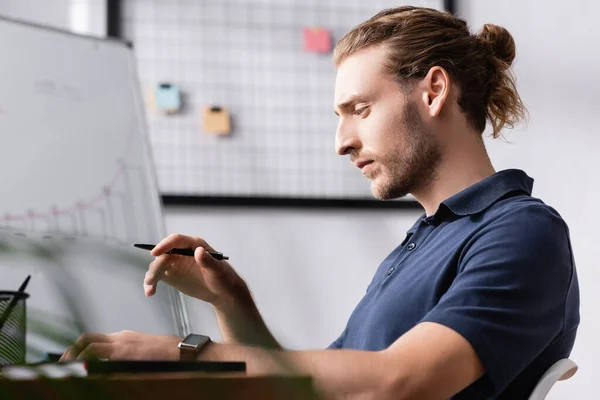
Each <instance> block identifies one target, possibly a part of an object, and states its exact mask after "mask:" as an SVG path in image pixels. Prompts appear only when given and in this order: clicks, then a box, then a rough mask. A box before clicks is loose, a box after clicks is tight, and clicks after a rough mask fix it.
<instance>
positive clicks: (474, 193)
mask: <svg viewBox="0 0 600 400" xmlns="http://www.w3.org/2000/svg"><path fill="white" fill-rule="evenodd" d="M532 189H533V178H531V177H529V176H528V175H527V174H526V173H525V172H523V171H521V170H520V169H506V170H503V171H499V172H496V173H495V174H494V175H491V176H488V177H487V178H485V179H482V180H481V181H479V182H477V183H475V184H473V185H471V186H469V187H468V188H466V189H464V190H462V191H460V192H458V193H456V194H455V195H454V196H452V197H449V198H447V199H446V200H444V201H442V203H441V204H440V207H439V208H438V210H437V211H436V213H435V214H434V215H433V216H431V217H426V214H425V213H423V214H422V215H421V217H420V218H419V219H417V221H416V222H415V224H414V225H413V226H412V227H411V228H410V229H409V230H408V231H407V232H406V234H407V235H409V236H410V235H412V234H414V233H415V231H416V230H417V227H418V226H419V224H420V223H421V221H424V220H426V219H429V218H430V219H431V220H437V221H440V220H441V219H443V215H442V214H443V213H444V212H445V211H446V210H449V211H450V212H451V213H453V214H454V215H457V216H466V215H472V214H477V213H479V212H481V211H483V210H485V209H486V208H488V207H490V206H491V205H492V204H494V203H495V202H497V201H498V200H500V199H501V198H502V197H504V196H506V195H507V194H509V193H513V192H522V193H525V194H527V195H529V196H531V191H532ZM409 236H407V238H406V239H405V241H407V240H408V238H409Z"/></svg>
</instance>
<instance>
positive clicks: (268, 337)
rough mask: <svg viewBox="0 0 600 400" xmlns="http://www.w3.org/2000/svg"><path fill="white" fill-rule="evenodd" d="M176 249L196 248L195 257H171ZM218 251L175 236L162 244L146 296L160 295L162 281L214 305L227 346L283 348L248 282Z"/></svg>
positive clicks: (199, 241) (156, 249)
mask: <svg viewBox="0 0 600 400" xmlns="http://www.w3.org/2000/svg"><path fill="white" fill-rule="evenodd" d="M173 248H191V249H195V252H194V257H185V256H180V255H173V254H168V252H169V251H170V250H171V249H173ZM206 250H208V251H215V249H213V248H212V247H211V246H210V245H209V244H208V243H206V241H205V240H204V239H202V238H199V237H192V236H186V235H181V234H173V235H169V236H167V237H166V238H165V239H163V240H162V241H160V243H158V244H157V245H156V246H155V247H154V249H152V255H153V256H155V257H156V259H155V260H154V261H153V262H152V263H150V265H149V266H148V272H147V273H146V276H145V278H144V291H145V293H146V296H152V295H154V293H156V287H157V285H158V282H159V281H163V282H165V283H167V284H169V285H171V286H173V287H174V288H176V289H177V290H179V291H180V292H182V293H184V294H186V295H188V296H190V297H194V298H197V299H199V300H202V301H206V302H208V303H210V304H212V305H213V307H214V309H215V313H216V315H217V320H218V323H219V328H220V330H221V334H222V336H223V340H224V341H225V342H226V343H239V344H248V345H257V346H261V347H267V348H276V349H277V348H281V346H280V345H279V344H278V343H277V341H276V340H275V338H274V337H273V335H272V334H271V332H269V329H268V328H267V326H266V324H265V322H264V320H263V319H262V317H261V315H260V313H259V312H258V309H257V307H256V305H255V304H254V300H253V299H252V296H251V294H250V291H249V290H248V287H247V285H246V283H245V282H244V280H243V279H242V278H241V277H240V276H239V275H238V273H237V272H236V271H235V270H234V269H233V267H232V266H231V265H230V264H229V263H228V262H226V261H220V260H217V259H215V258H213V257H212V256H211V255H210V254H209V253H208V252H207V251H206Z"/></svg>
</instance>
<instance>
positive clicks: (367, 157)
mask: <svg viewBox="0 0 600 400" xmlns="http://www.w3.org/2000/svg"><path fill="white" fill-rule="evenodd" d="M358 160H362V161H365V160H373V161H375V157H374V156H372V155H369V154H358V153H351V154H350V162H351V163H352V164H356V161H358Z"/></svg>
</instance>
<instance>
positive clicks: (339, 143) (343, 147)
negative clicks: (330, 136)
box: [335, 119, 360, 156]
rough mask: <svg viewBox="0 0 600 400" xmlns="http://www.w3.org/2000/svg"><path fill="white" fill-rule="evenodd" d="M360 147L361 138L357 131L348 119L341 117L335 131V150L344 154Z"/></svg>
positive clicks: (341, 154)
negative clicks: (347, 121)
mask: <svg viewBox="0 0 600 400" xmlns="http://www.w3.org/2000/svg"><path fill="white" fill-rule="evenodd" d="M359 149H360V140H359V139H358V135H357V134H356V131H355V130H354V129H353V128H352V126H350V125H349V124H348V123H346V121H344V120H342V119H340V121H339V123H338V127H337V130H336V132H335V151H336V152H337V153H338V154H339V155H340V156H343V155H345V154H349V153H351V152H353V151H354V150H359Z"/></svg>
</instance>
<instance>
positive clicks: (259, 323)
mask: <svg viewBox="0 0 600 400" xmlns="http://www.w3.org/2000/svg"><path fill="white" fill-rule="evenodd" d="M213 307H214V310H215V314H216V316H217V322H218V323H219V330H220V331H221V336H222V337H223V341H224V342H225V343H229V344H243V345H249V346H260V347H264V348H271V349H279V350H281V349H282V347H281V345H280V344H279V343H278V342H277V340H276V339H275V337H274V336H273V334H272V333H271V332H270V331H269V328H267V325H266V324H265V322H264V320H263V318H262V316H261V315H260V312H259V311H258V308H257V307H256V303H254V299H252V295H251V293H250V291H249V290H248V288H247V286H246V284H245V283H243V284H242V285H240V286H239V287H238V289H236V290H235V293H234V294H233V295H232V296H231V297H228V298H227V299H226V300H224V301H222V302H218V303H215V304H213Z"/></svg>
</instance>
